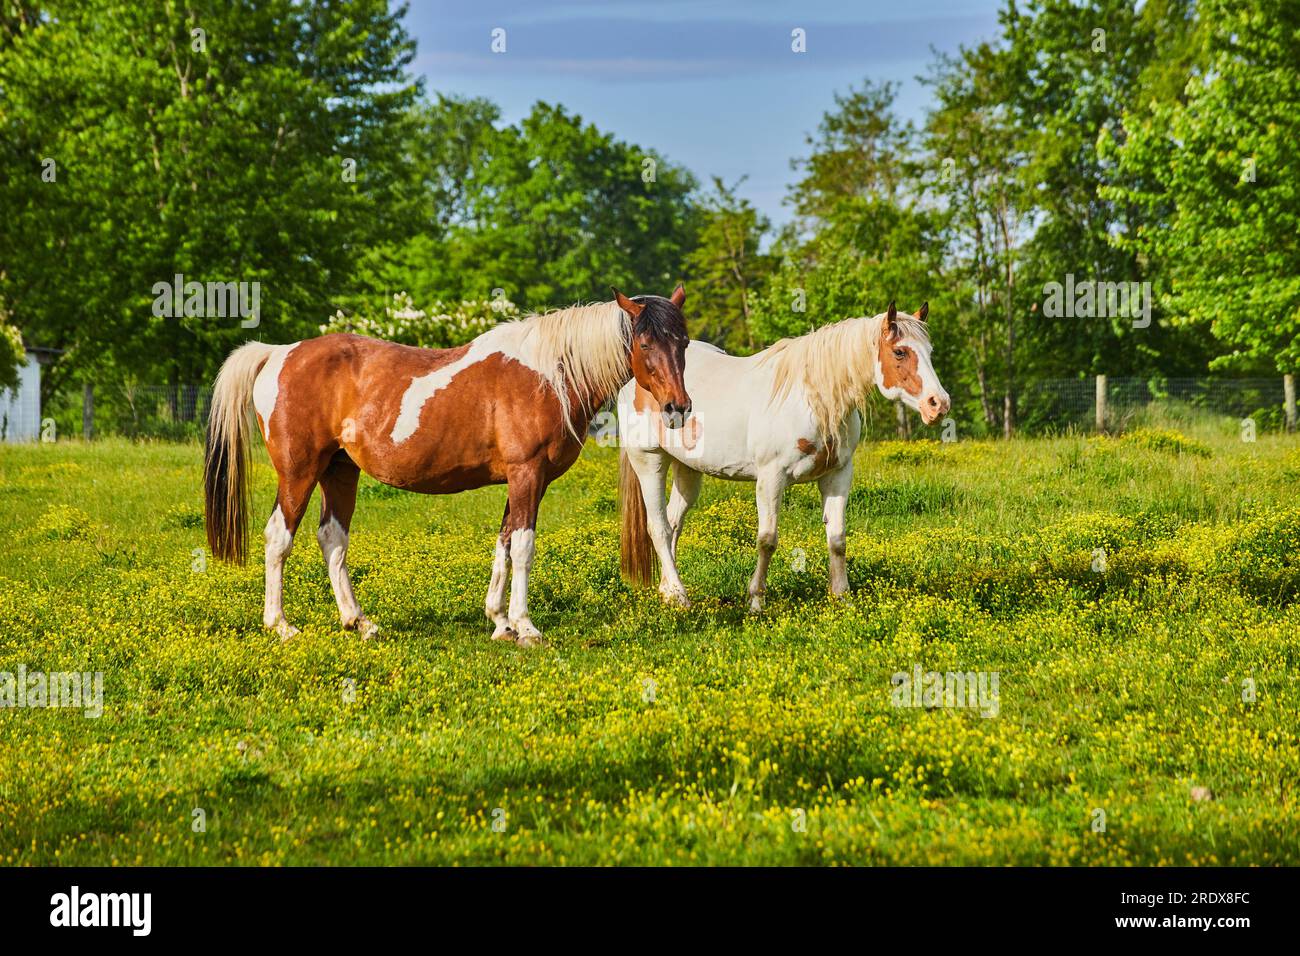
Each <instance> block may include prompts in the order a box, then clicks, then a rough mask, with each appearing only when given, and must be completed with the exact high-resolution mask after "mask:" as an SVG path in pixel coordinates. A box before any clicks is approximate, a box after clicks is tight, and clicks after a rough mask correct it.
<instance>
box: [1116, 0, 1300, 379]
mask: <svg viewBox="0 0 1300 956" xmlns="http://www.w3.org/2000/svg"><path fill="white" fill-rule="evenodd" d="M1198 12H1199V31H1200V35H1199V42H1200V43H1201V44H1203V49H1204V51H1205V59H1204V62H1205V66H1204V69H1202V70H1198V71H1197V72H1196V73H1194V74H1193V75H1192V76H1191V78H1190V79H1189V80H1188V83H1187V87H1186V99H1185V101H1181V102H1178V101H1176V102H1172V103H1165V104H1161V105H1160V106H1159V107H1157V108H1156V109H1154V110H1153V111H1152V112H1151V114H1150V115H1149V116H1147V117H1144V118H1143V119H1142V120H1141V122H1133V121H1132V120H1130V121H1129V131H1130V132H1129V136H1128V138H1127V140H1126V141H1124V142H1122V143H1119V144H1116V145H1115V148H1114V153H1115V154H1116V155H1117V156H1118V160H1119V164H1120V168H1121V169H1122V170H1123V171H1124V172H1125V173H1126V174H1127V175H1128V176H1129V177H1131V181H1130V182H1129V183H1127V184H1123V185H1119V186H1116V187H1115V188H1114V190H1113V191H1112V193H1111V195H1112V196H1113V197H1114V198H1115V199H1117V200H1120V201H1124V202H1131V203H1133V204H1135V205H1140V206H1141V207H1143V208H1144V209H1147V210H1150V211H1158V210H1168V215H1167V216H1165V217H1163V218H1160V219H1153V220H1152V221H1150V222H1149V223H1147V224H1145V225H1144V226H1143V227H1142V228H1140V229H1139V230H1137V232H1136V233H1135V234H1134V235H1131V236H1127V237H1120V241H1121V242H1124V243H1125V246H1126V248H1130V249H1133V250H1135V251H1137V252H1139V253H1142V254H1147V255H1151V256H1153V257H1158V258H1159V259H1160V260H1161V261H1162V262H1164V263H1165V265H1166V267H1167V268H1168V270H1169V272H1170V275H1171V281H1170V283H1169V285H1168V293H1167V295H1166V296H1165V297H1164V299H1163V305H1164V307H1165V308H1166V309H1167V310H1168V311H1169V313H1170V314H1171V316H1172V318H1173V321H1175V322H1177V323H1182V324H1187V325H1191V326H1193V327H1198V326H1199V327H1206V328H1209V329H1210V330H1211V331H1212V332H1213V334H1214V336H1215V337H1216V338H1217V339H1218V340H1219V341H1221V342H1222V343H1223V345H1224V346H1226V347H1227V348H1228V349H1229V351H1228V353H1227V354H1226V355H1222V356H1220V357H1219V358H1217V359H1216V360H1215V361H1214V363H1213V364H1214V365H1215V366H1216V367H1236V368H1243V367H1244V368H1259V367H1268V366H1271V367H1273V368H1274V369H1276V370H1277V371H1280V372H1284V373H1292V372H1294V371H1295V370H1296V369H1297V368H1300V156H1298V155H1297V154H1296V150H1295V144H1296V143H1297V142H1300V7H1297V5H1296V4H1294V3H1291V2H1286V0H1260V2H1259V3H1254V4H1246V5H1240V4H1235V3H1231V2H1227V0H1204V2H1201V3H1199V4H1198Z"/></svg>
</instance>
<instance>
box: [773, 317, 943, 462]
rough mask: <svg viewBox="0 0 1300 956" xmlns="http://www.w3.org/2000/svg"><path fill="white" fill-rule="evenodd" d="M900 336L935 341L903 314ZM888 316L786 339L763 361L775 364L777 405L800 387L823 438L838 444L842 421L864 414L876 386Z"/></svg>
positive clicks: (837, 324)
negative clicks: (859, 412) (857, 412)
mask: <svg viewBox="0 0 1300 956" xmlns="http://www.w3.org/2000/svg"><path fill="white" fill-rule="evenodd" d="M897 322H898V327H899V331H900V332H901V333H902V335H903V337H904V338H916V339H919V340H920V341H922V342H926V343H928V342H929V341H930V333H929V330H928V329H927V328H926V325H925V323H924V322H922V321H921V320H919V319H917V318H914V317H913V316H910V315H904V314H902V313H900V314H899V315H898V318H897ZM884 324H885V318H884V315H883V314H881V315H875V316H862V317H860V318H856V319H843V320H841V321H839V322H835V323H833V324H831V325H824V326H822V327H821V328H820V329H814V330H813V331H811V332H809V333H808V334H807V335H801V336H799V337H798V338H794V339H782V340H781V341H779V342H777V343H776V344H775V345H773V346H772V347H771V348H769V349H767V350H765V351H764V352H761V353H760V356H759V361H760V362H764V363H769V364H771V366H772V368H773V370H774V372H775V377H774V379H773V383H772V397H771V401H772V404H773V405H775V404H777V403H779V402H780V401H781V400H783V399H784V398H785V397H786V396H787V395H789V394H790V391H791V389H793V388H794V387H795V386H796V385H799V386H801V387H802V388H803V391H804V396H805V398H806V400H807V402H808V405H809V407H810V408H812V412H813V420H814V421H815V422H816V423H817V431H818V438H820V439H822V440H830V439H834V437H835V436H836V435H837V434H838V432H839V427H840V422H842V421H844V419H845V418H847V417H848V415H849V413H850V412H852V411H853V410H854V409H855V408H857V409H863V407H864V406H865V405H866V401H867V396H868V395H869V394H870V393H871V389H872V387H873V386H874V385H875V384H876V359H877V350H878V349H879V347H880V332H881V330H882V329H883V328H884Z"/></svg>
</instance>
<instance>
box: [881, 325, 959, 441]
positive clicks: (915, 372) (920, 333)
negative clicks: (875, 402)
mask: <svg viewBox="0 0 1300 956" xmlns="http://www.w3.org/2000/svg"><path fill="white" fill-rule="evenodd" d="M929 314H930V304H929V303H928V302H927V303H925V304H923V305H922V306H921V308H920V309H918V310H917V313H916V314H915V315H899V314H898V310H897V309H895V308H894V303H892V302H891V303H889V311H888V312H885V313H884V314H883V315H880V316H877V318H879V319H880V336H879V345H878V346H877V349H876V359H875V361H876V385H877V387H879V389H880V394H881V395H884V396H885V398H887V399H889V400H890V401H891V402H892V401H897V400H901V401H902V402H903V403H904V404H905V405H910V406H911V407H912V408H914V409H916V411H917V412H919V413H920V415H921V420H922V421H924V422H925V423H926V424H927V425H933V424H934V423H935V422H937V421H938V420H939V419H940V418H942V417H943V416H944V415H945V414H946V413H947V411H948V409H949V408H951V407H952V402H951V401H950V400H949V398H948V393H947V392H946V391H944V388H943V386H942V385H940V384H939V376H937V375H935V374H934V366H933V365H931V364H930V331H929V329H928V328H927V327H926V324H925V319H926V316H928V315H929Z"/></svg>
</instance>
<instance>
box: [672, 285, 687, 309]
mask: <svg viewBox="0 0 1300 956" xmlns="http://www.w3.org/2000/svg"><path fill="white" fill-rule="evenodd" d="M669 301H670V302H672V304H673V305H675V306H677V308H679V309H680V308H681V307H682V303H683V302H685V301H686V287H685V286H684V285H682V284H681V283H680V282H679V283H677V288H676V289H673V294H672V295H671V296H669Z"/></svg>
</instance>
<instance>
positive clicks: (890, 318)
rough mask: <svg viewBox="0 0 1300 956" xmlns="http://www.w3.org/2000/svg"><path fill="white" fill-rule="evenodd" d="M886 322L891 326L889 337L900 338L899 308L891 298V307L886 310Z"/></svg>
mask: <svg viewBox="0 0 1300 956" xmlns="http://www.w3.org/2000/svg"><path fill="white" fill-rule="evenodd" d="M885 323H886V324H887V325H888V326H889V337H890V338H891V339H896V338H898V308H897V307H896V306H895V305H894V300H893V299H890V300H889V309H888V310H887V311H886V312H885Z"/></svg>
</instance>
